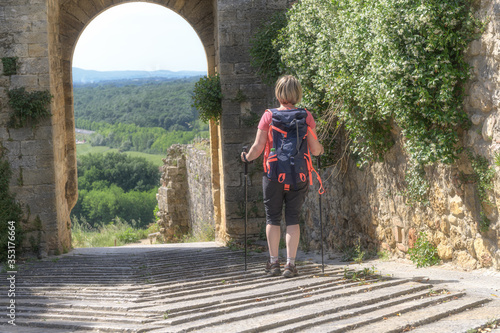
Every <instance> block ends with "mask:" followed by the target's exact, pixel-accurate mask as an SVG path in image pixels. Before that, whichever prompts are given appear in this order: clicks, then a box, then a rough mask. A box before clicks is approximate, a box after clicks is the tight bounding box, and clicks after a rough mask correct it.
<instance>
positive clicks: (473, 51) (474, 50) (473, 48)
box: [469, 40, 481, 56]
mask: <svg viewBox="0 0 500 333" xmlns="http://www.w3.org/2000/svg"><path fill="white" fill-rule="evenodd" d="M479 54H481V40H474V41H472V43H470V45H469V55H471V56H477V55H479Z"/></svg>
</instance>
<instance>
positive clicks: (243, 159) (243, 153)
mask: <svg viewBox="0 0 500 333" xmlns="http://www.w3.org/2000/svg"><path fill="white" fill-rule="evenodd" d="M246 155H247V153H246V152H242V153H241V161H242V162H244V163H250V161H249V160H248V159H247V158H246Z"/></svg>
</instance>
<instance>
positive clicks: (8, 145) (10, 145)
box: [2, 140, 21, 158]
mask: <svg viewBox="0 0 500 333" xmlns="http://www.w3.org/2000/svg"><path fill="white" fill-rule="evenodd" d="M2 146H3V148H4V149H5V150H6V151H7V153H6V156H7V157H8V158H12V157H16V158H17V157H18V156H19V155H21V142H19V141H10V140H7V141H4V142H2Z"/></svg>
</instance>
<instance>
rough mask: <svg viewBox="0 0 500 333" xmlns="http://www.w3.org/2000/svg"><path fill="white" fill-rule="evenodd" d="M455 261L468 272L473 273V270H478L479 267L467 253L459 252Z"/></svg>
mask: <svg viewBox="0 0 500 333" xmlns="http://www.w3.org/2000/svg"><path fill="white" fill-rule="evenodd" d="M455 255H456V256H455V259H454V262H455V263H456V264H457V265H458V266H460V267H462V268H463V269H464V270H466V271H471V270H473V269H476V267H477V260H476V259H474V258H473V257H472V256H471V255H470V254H469V253H467V252H466V251H458V252H456V253H455Z"/></svg>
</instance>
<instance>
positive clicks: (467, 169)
mask: <svg viewBox="0 0 500 333" xmlns="http://www.w3.org/2000/svg"><path fill="white" fill-rule="evenodd" d="M478 16H480V17H481V18H482V19H486V18H489V19H490V21H489V23H488V26H487V29H486V32H485V33H484V34H483V36H482V37H481V38H480V39H478V40H476V41H474V42H472V44H471V45H470V47H469V49H468V51H467V53H466V56H467V59H468V62H469V63H470V64H471V65H472V66H473V78H472V79H471V80H470V81H469V83H468V84H467V87H466V92H467V95H468V97H467V98H466V100H465V102H464V107H465V110H466V111H467V113H468V114H469V117H470V119H471V122H472V127H471V128H470V129H469V130H463V131H462V133H461V135H462V138H463V145H464V146H465V147H466V148H468V149H470V151H471V152H472V153H473V155H476V156H477V155H480V156H484V157H485V158H487V159H488V160H489V163H490V166H491V167H492V168H494V169H495V171H496V175H495V178H494V191H489V192H488V196H489V199H490V201H491V202H492V203H493V204H494V205H492V206H489V205H486V206H484V208H485V209H484V211H485V214H486V216H487V218H488V219H489V220H490V221H491V225H490V227H489V231H487V232H481V231H480V228H479V227H478V224H479V220H480V218H481V217H480V211H481V204H480V201H479V199H478V196H477V189H476V184H475V183H474V182H466V181H463V175H465V177H467V175H471V174H472V173H473V170H472V168H471V164H470V160H469V158H468V157H467V154H466V153H463V154H462V155H461V159H460V160H459V161H458V162H457V163H455V164H454V165H451V166H445V165H435V166H432V167H428V168H426V175H427V178H428V179H429V180H430V185H431V187H430V191H429V200H430V203H429V205H427V206H425V205H414V206H410V205H408V204H407V200H406V198H405V197H404V196H403V195H402V193H403V191H404V189H405V188H406V184H405V180H404V175H405V170H406V156H405V153H404V151H402V149H401V145H400V144H396V145H395V146H394V147H393V148H392V149H391V151H390V152H389V153H388V154H387V156H386V157H385V161H384V162H383V163H373V164H371V165H370V166H369V167H367V168H366V169H364V170H359V169H357V168H356V166H355V164H354V163H353V162H352V161H350V160H344V166H346V167H345V168H343V169H341V168H340V167H330V168H328V169H326V170H324V171H323V177H324V179H328V180H327V181H326V184H325V187H327V193H326V194H325V196H324V198H323V207H324V208H323V216H324V220H323V221H324V226H325V227H324V233H325V236H324V241H325V243H324V244H325V245H326V246H327V247H328V248H329V249H335V250H341V249H342V248H343V247H346V246H353V245H354V244H356V242H357V241H358V240H360V241H361V245H362V246H363V247H365V248H372V249H383V250H386V251H389V252H391V253H392V254H393V255H396V256H399V257H408V255H407V251H408V248H409V247H411V246H412V245H413V243H414V242H415V240H416V238H417V236H418V234H419V232H421V231H422V232H425V233H426V234H427V236H428V238H429V240H430V241H431V242H432V243H433V244H434V245H435V246H436V247H437V250H438V254H439V256H440V258H441V259H443V260H444V261H451V262H453V263H454V264H456V265H458V266H460V267H462V268H464V269H467V270H469V269H475V268H480V267H493V268H495V269H500V250H499V246H500V222H499V207H500V197H499V196H500V177H499V175H500V168H499V167H498V166H495V163H494V159H495V155H496V154H499V153H500V151H499V148H500V121H499V117H500V113H499V111H498V106H499V104H500V93H499V91H500V89H499V88H500V87H499V86H498V85H499V80H500V67H499V64H500V43H499V39H498V36H499V35H500V4H499V3H498V2H497V1H488V0H487V1H482V2H481V8H480V11H479V13H478ZM392 135H393V138H394V140H395V142H396V143H398V142H401V137H400V135H399V131H398V130H397V129H395V130H394V131H393V133H392ZM461 179H462V180H461ZM318 215H319V214H318V198H317V194H314V193H313V192H312V191H311V193H310V194H309V197H308V200H307V204H306V209H305V211H304V215H303V217H304V221H305V228H304V229H305V232H304V241H305V242H310V245H311V247H312V248H319V219H318Z"/></svg>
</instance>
